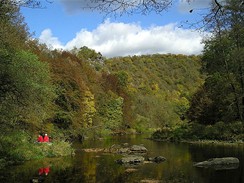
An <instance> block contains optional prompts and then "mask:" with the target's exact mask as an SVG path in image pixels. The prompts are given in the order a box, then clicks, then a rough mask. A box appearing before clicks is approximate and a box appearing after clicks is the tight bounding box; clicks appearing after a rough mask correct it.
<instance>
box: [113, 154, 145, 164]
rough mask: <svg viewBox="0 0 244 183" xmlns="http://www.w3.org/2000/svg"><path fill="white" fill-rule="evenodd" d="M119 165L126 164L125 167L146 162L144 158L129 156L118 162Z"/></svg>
mask: <svg viewBox="0 0 244 183" xmlns="http://www.w3.org/2000/svg"><path fill="white" fill-rule="evenodd" d="M116 162H117V163H119V164H125V165H138V164H141V163H143V162H144V157H143V156H135V155H129V156H125V157H123V158H121V159H119V160H117V161H116Z"/></svg>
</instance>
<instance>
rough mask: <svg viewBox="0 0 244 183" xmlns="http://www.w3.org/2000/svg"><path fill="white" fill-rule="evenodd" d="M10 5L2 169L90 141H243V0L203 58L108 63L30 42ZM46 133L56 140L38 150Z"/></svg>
mask: <svg viewBox="0 0 244 183" xmlns="http://www.w3.org/2000/svg"><path fill="white" fill-rule="evenodd" d="M4 2H5V1H1V2H0V27H1V29H0V100H1V102H0V116H1V118H0V123H1V126H0V128H1V132H2V133H1V134H0V160H1V161H0V162H1V163H0V164H4V163H6V162H9V160H11V161H14V162H18V161H23V160H28V159H33V158H41V157H44V156H49V157H52V156H61V155H67V154H70V153H72V148H71V141H72V140H82V139H83V138H84V137H92V138H101V137H106V136H107V135H115V134H116V135H122V134H125V133H145V132H150V133H151V134H153V135H152V137H153V138H154V139H160V140H182V139H194V140H197V139H214V140H216V139H217V140H229V141H241V140H243V138H244V130H243V122H244V95H243V94H244V79H243V73H244V65H243V64H244V60H243V58H244V41H243V40H244V27H243V8H241V6H240V5H239V4H238V3H237V1H235V0H233V1H230V2H229V4H228V6H227V5H226V7H225V8H226V9H223V10H221V11H225V12H224V13H223V14H221V16H220V17H216V18H218V20H219V21H218V22H217V23H218V24H216V25H215V24H214V23H216V22H212V24H211V26H214V31H213V32H212V37H210V38H209V39H207V40H205V48H204V51H203V55H199V56H195V55H191V56H185V55H173V54H165V55H161V54H154V55H142V56H127V57H117V58H109V59H108V58H105V57H103V56H102V54H101V53H97V52H96V51H95V50H92V49H90V48H88V47H86V46H84V47H81V48H74V49H73V50H71V51H64V50H50V49H49V48H48V47H47V46H46V45H43V44H40V43H39V42H38V40H33V39H32V38H31V35H30V33H29V32H28V27H27V25H26V24H25V22H24V17H23V16H22V15H21V14H20V11H19V7H18V6H16V5H15V4H11V3H4ZM221 22H222V23H223V22H225V23H224V24H221ZM216 27H217V28H216ZM212 28H213V27H212ZM39 133H48V134H49V135H50V136H51V137H52V139H53V142H55V143H53V145H52V146H50V147H45V148H44V150H43V147H42V146H40V145H37V144H35V143H34V142H35V141H36V138H37V135H38V134H39Z"/></svg>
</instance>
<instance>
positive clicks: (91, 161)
mask: <svg viewBox="0 0 244 183" xmlns="http://www.w3.org/2000/svg"><path fill="white" fill-rule="evenodd" d="M123 143H128V144H129V145H139V144H143V145H144V146H145V147H146V148H147V149H148V154H147V155H145V159H147V158H148V157H154V156H164V157H166V159H167V160H166V161H165V162H163V163H160V164H156V163H149V164H143V165H140V166H136V167H133V170H132V169H130V168H128V167H124V166H121V165H119V164H117V163H116V160H117V159H119V158H121V156H122V155H118V154H108V153H104V152H98V153H95V152H85V151H83V150H82V149H83V148H107V147H110V146H112V145H113V144H123ZM75 148H76V149H77V151H76V155H75V156H74V157H65V158H55V159H53V158H51V159H45V160H38V161H29V162H26V163H25V164H23V165H20V166H13V167H11V168H10V169H8V170H4V171H0V182H4V183H10V182H11V183H12V182H18V183H22V182H23V183H24V182H29V181H30V179H33V178H37V181H39V182H41V181H42V182H47V183H49V182H53V183H59V182H60V183H61V182H62V183H66V182H67V183H81V182H83V183H117V182H118V183H140V182H142V181H144V182H145V181H146V180H155V181H156V180H158V181H160V182H164V183H172V182H181V183H184V182H185V183H193V182H195V183H212V182H213V183H218V182H221V183H243V182H244V178H243V176H244V172H243V165H244V162H243V158H244V147H243V146H241V147H223V146H206V145H190V144H183V143H167V142H153V141H150V140H147V139H145V138H143V137H139V136H134V137H128V138H127V137H114V138H110V139H106V140H101V141H85V142H84V143H83V144H75ZM225 156H234V157H237V158H238V159H239V160H240V165H239V168H237V169H235V170H218V171H216V170H211V169H199V168H196V167H193V164H194V162H199V161H204V160H207V159H210V158H214V157H225ZM47 167H48V168H49V170H48V171H46V172H45V171H44V168H47ZM46 173H47V175H46ZM39 176H41V177H42V178H44V179H42V180H41V181H40V180H38V178H39ZM35 181H36V180H35Z"/></svg>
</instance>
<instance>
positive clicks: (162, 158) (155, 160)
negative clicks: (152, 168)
mask: <svg viewBox="0 0 244 183" xmlns="http://www.w3.org/2000/svg"><path fill="white" fill-rule="evenodd" d="M165 160H166V158H165V157H163V156H156V157H152V158H148V161H152V162H155V163H161V162H164V161H165Z"/></svg>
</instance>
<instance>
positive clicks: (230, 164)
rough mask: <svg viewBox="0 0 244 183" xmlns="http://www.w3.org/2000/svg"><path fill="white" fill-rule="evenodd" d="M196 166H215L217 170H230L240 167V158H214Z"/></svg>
mask: <svg viewBox="0 0 244 183" xmlns="http://www.w3.org/2000/svg"><path fill="white" fill-rule="evenodd" d="M194 166H195V167H200V168H213V169H215V170H229V169H236V168H238V167H239V159H238V158H235V157H224V158H213V159H209V160H207V161H202V162H198V163H196V164H194Z"/></svg>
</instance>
